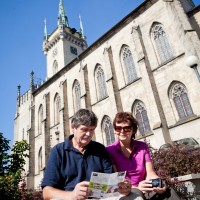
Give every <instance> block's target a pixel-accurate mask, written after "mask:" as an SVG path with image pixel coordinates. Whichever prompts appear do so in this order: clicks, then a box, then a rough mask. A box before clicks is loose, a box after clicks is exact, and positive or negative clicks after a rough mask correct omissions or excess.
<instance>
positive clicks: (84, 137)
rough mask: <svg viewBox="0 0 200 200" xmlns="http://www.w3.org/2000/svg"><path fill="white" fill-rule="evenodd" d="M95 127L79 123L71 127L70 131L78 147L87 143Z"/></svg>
mask: <svg viewBox="0 0 200 200" xmlns="http://www.w3.org/2000/svg"><path fill="white" fill-rule="evenodd" d="M95 128H96V126H85V125H80V126H79V127H78V128H74V127H72V132H73V133H74V139H75V141H76V143H77V144H78V145H79V146H80V147H83V146H86V145H87V144H89V143H90V141H91V140H92V137H93V135H94V130H95Z"/></svg>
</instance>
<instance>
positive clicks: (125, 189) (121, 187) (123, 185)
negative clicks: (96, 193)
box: [118, 179, 131, 196]
mask: <svg viewBox="0 0 200 200" xmlns="http://www.w3.org/2000/svg"><path fill="white" fill-rule="evenodd" d="M118 192H119V193H120V194H123V195H125V196H127V195H129V194H130V192H131V183H130V181H129V180H127V179H126V180H124V181H123V182H120V183H119V184H118Z"/></svg>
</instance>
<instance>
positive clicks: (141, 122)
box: [134, 101, 151, 135]
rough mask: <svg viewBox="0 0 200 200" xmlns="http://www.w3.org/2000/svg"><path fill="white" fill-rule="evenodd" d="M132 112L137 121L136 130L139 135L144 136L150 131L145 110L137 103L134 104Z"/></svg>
mask: <svg viewBox="0 0 200 200" xmlns="http://www.w3.org/2000/svg"><path fill="white" fill-rule="evenodd" d="M134 112H135V116H136V119H137V121H138V128H139V132H140V134H141V135H144V134H145V133H147V132H149V131H151V128H150V125H149V118H148V115H147V110H146V108H145V106H144V104H143V103H142V102H141V101H137V102H136V103H135V106H134Z"/></svg>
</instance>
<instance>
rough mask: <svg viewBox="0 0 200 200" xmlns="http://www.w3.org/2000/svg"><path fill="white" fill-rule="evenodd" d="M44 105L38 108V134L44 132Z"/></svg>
mask: <svg viewBox="0 0 200 200" xmlns="http://www.w3.org/2000/svg"><path fill="white" fill-rule="evenodd" d="M42 120H43V106H42V105H40V107H39V110H38V134H42Z"/></svg>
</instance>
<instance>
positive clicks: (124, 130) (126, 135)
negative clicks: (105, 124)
mask: <svg viewBox="0 0 200 200" xmlns="http://www.w3.org/2000/svg"><path fill="white" fill-rule="evenodd" d="M115 133H116V136H117V138H118V140H120V141H126V142H128V141H130V140H131V138H132V134H133V128H132V126H130V123H129V122H122V123H116V127H115Z"/></svg>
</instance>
